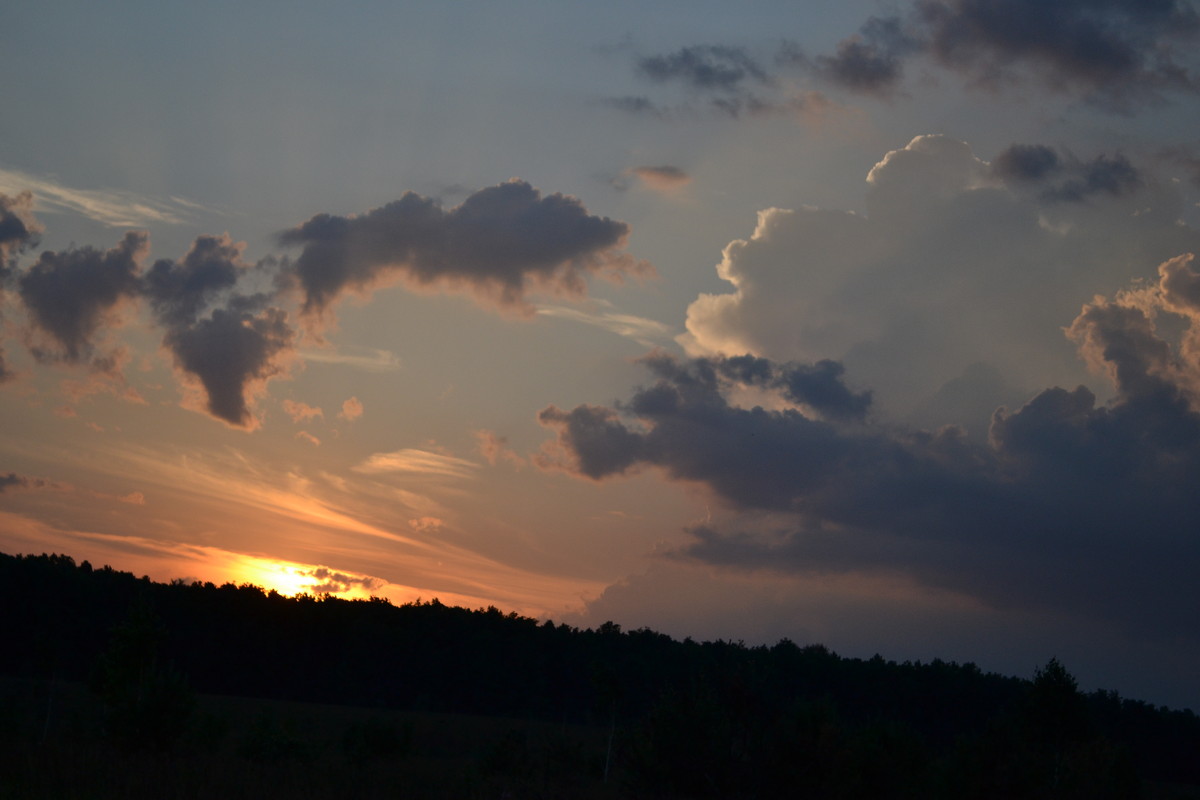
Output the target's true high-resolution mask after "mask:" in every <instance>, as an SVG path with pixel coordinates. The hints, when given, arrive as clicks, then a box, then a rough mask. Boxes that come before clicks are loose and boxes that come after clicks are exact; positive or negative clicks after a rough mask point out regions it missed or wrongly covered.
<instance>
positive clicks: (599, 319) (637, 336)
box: [537, 301, 675, 347]
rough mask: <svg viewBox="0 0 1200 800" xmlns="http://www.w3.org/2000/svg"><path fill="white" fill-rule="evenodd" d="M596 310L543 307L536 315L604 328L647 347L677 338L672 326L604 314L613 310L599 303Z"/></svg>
mask: <svg viewBox="0 0 1200 800" xmlns="http://www.w3.org/2000/svg"><path fill="white" fill-rule="evenodd" d="M595 306H598V307H599V309H596V308H592V309H583V308H572V307H570V306H559V305H540V306H538V308H537V314H538V315H539V316H543V317H551V318H554V319H566V320H571V321H572V322H582V323H583V324H584V325H593V326H595V327H597V328H603V329H604V330H606V331H610V332H612V333H615V334H617V335H618V336H624V337H625V338H627V339H632V340H634V341H635V342H637V343H638V344H640V345H643V346H645V347H654V346H655V345H661V344H664V343H666V342H669V341H670V340H671V337H673V336H674V335H675V330H674V329H673V328H672V327H671V326H670V325H667V324H665V323H662V322H658V321H657V320H653V319H647V318H646V317H638V316H634V315H633V314H621V313H619V312H616V311H607V310H603V309H604V308H606V307H611V306H609V305H608V304H607V303H603V302H599V301H597V302H596V303H595Z"/></svg>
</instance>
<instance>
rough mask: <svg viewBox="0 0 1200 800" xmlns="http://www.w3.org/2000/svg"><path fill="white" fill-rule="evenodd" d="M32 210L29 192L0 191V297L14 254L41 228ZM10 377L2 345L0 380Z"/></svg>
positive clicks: (34, 238)
mask: <svg viewBox="0 0 1200 800" xmlns="http://www.w3.org/2000/svg"><path fill="white" fill-rule="evenodd" d="M32 212H33V195H32V194H30V193H29V192H22V193H21V194H18V195H16V196H14V197H10V196H8V195H6V194H2V193H0V301H3V299H4V290H5V288H6V285H7V284H8V282H9V281H10V280H11V279H12V276H13V274H14V271H15V268H16V262H17V256H18V255H19V254H20V253H22V252H24V251H25V250H26V249H27V248H29V247H31V246H33V245H35V244H36V243H37V236H38V234H39V233H40V232H41V230H42V227H41V225H39V224H38V222H37V220H35V219H34V218H33V213H32ZM0 322H2V319H0ZM12 378H13V373H12V371H11V369H10V368H9V367H8V364H7V362H6V361H5V353H4V349H3V348H0V383H4V382H5V381H8V380H11V379H12Z"/></svg>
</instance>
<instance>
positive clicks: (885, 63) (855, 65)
mask: <svg viewBox="0 0 1200 800" xmlns="http://www.w3.org/2000/svg"><path fill="white" fill-rule="evenodd" d="M919 49H920V42H919V41H917V40H916V39H915V38H914V37H913V36H912V35H911V34H910V33H909V32H907V31H906V30H905V29H904V25H903V23H902V21H901V20H900V18H899V17H886V18H885V17H871V18H870V19H869V20H867V22H866V23H865V24H864V25H863V26H862V29H861V30H860V32H859V33H858V35H856V36H852V37H850V38H849V39H845V40H843V41H842V42H840V43H839V44H838V47H837V52H836V53H835V54H834V55H832V56H818V57H817V58H816V59H814V60H813V61H812V62H808V61H807V59H804V58H803V57H802V56H800V55H799V54H798V52H797V51H794V50H792V51H785V52H784V53H783V54H782V60H783V61H785V62H788V61H790V62H791V63H793V64H804V65H807V66H810V67H811V68H813V69H814V70H815V71H816V73H817V75H818V76H820V77H821V78H823V79H825V80H827V81H829V82H830V83H833V84H836V85H838V86H841V87H842V88H845V89H849V90H851V91H854V92H860V93H863V94H875V95H887V94H890V93H891V92H893V91H895V90H896V88H897V86H898V85H899V83H900V80H901V78H902V77H903V75H904V59H905V58H906V57H907V56H909V55H910V54H912V53H914V52H916V51H918V50H919Z"/></svg>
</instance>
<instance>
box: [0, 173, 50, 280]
mask: <svg viewBox="0 0 1200 800" xmlns="http://www.w3.org/2000/svg"><path fill="white" fill-rule="evenodd" d="M41 231H42V226H41V225H39V224H38V222H37V220H36V219H34V218H33V195H32V194H30V193H29V192H22V193H21V194H18V195H16V196H15V197H10V196H8V195H6V194H2V193H0V279H6V278H7V276H8V274H9V270H10V269H11V268H12V262H13V260H14V259H15V258H16V256H17V255H18V254H19V253H21V252H22V251H24V250H25V249H26V248H28V247H31V246H33V245H35V244H36V243H37V236H38V234H39V233H41Z"/></svg>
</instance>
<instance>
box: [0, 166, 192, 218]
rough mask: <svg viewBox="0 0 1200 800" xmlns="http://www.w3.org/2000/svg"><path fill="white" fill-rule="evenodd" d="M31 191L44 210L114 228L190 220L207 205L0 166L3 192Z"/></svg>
mask: <svg viewBox="0 0 1200 800" xmlns="http://www.w3.org/2000/svg"><path fill="white" fill-rule="evenodd" d="M23 191H29V192H32V193H33V196H34V209H35V210H36V211H39V212H41V213H47V214H55V213H60V214H61V213H73V214H81V215H83V216H85V217H87V218H88V219H92V220H95V221H96V222H100V223H103V224H105V225H110V226H112V227H114V228H128V227H140V226H144V225H151V224H167V225H181V224H183V223H186V222H190V221H191V220H192V218H193V217H194V216H195V215H196V213H197V212H200V211H208V210H209V209H208V208H206V207H205V206H203V205H201V204H199V203H196V202H193V201H191V200H187V199H184V198H181V197H167V198H152V197H145V196H143V195H139V194H137V193H135V192H128V191H122V190H118V189H77V188H74V187H71V186H65V185H63V184H61V183H59V182H58V181H56V180H55V179H54V178H50V177H45V176H39V175H33V174H31V173H28V172H22V171H20V170H13V169H4V168H3V167H0V192H3V193H5V194H12V195H16V194H19V193H21V192H23Z"/></svg>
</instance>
